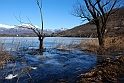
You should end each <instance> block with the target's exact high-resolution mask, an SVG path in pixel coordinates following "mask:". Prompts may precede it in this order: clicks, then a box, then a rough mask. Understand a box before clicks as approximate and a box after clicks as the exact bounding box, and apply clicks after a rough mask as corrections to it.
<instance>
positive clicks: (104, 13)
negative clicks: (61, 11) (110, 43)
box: [73, 0, 123, 47]
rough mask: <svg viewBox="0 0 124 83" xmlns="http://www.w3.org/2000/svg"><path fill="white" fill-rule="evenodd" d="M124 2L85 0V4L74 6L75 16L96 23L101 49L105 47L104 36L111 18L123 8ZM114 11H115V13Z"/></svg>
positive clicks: (117, 0) (118, 0)
mask: <svg viewBox="0 0 124 83" xmlns="http://www.w3.org/2000/svg"><path fill="white" fill-rule="evenodd" d="M122 1H123V0H84V4H81V3H80V2H78V3H77V4H76V5H75V6H74V12H73V15H74V16H76V17H80V18H82V19H83V21H86V20H88V21H89V22H90V23H91V22H92V23H94V24H95V25H96V28H97V35H98V40H99V45H100V47H104V34H105V29H106V25H107V22H108V19H109V16H110V15H111V14H113V13H115V12H116V11H117V9H118V8H119V7H122V4H121V2H122ZM113 9H114V11H113Z"/></svg>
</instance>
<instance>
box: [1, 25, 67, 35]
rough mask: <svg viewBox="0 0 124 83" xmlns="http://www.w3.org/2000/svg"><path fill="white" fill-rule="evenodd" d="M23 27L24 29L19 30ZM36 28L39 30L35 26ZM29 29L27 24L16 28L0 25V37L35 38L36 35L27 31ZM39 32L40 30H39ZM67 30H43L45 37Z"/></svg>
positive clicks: (29, 30)
mask: <svg viewBox="0 0 124 83" xmlns="http://www.w3.org/2000/svg"><path fill="white" fill-rule="evenodd" d="M21 27H25V28H21ZM35 27H36V28H39V27H38V26H36V25H35ZM27 28H31V26H30V25H29V24H22V25H18V26H9V25H5V24H0V35H17V36H18V35H20V36H36V34H35V33H34V32H33V31H32V30H31V29H27ZM39 30H40V28H39ZM65 30H67V28H59V29H54V30H52V29H44V33H45V34H47V35H51V34H53V33H58V32H62V31H65Z"/></svg>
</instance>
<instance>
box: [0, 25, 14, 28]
mask: <svg viewBox="0 0 124 83" xmlns="http://www.w3.org/2000/svg"><path fill="white" fill-rule="evenodd" d="M14 27H15V26H9V25H5V24H0V28H6V29H10V28H14Z"/></svg>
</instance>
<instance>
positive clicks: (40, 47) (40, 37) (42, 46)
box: [36, 0, 44, 51]
mask: <svg viewBox="0 0 124 83" xmlns="http://www.w3.org/2000/svg"><path fill="white" fill-rule="evenodd" d="M36 2H37V5H38V7H39V10H40V18H41V26H42V27H41V31H40V34H38V37H39V41H40V45H39V49H40V50H41V51H43V49H44V45H43V40H44V33H43V15H42V0H41V4H40V3H39V1H38V0H36Z"/></svg>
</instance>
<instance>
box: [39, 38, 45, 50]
mask: <svg viewBox="0 0 124 83" xmlns="http://www.w3.org/2000/svg"><path fill="white" fill-rule="evenodd" d="M39 41H40V45H39V50H41V51H43V49H44V46H43V38H41V36H40V37H39Z"/></svg>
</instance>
